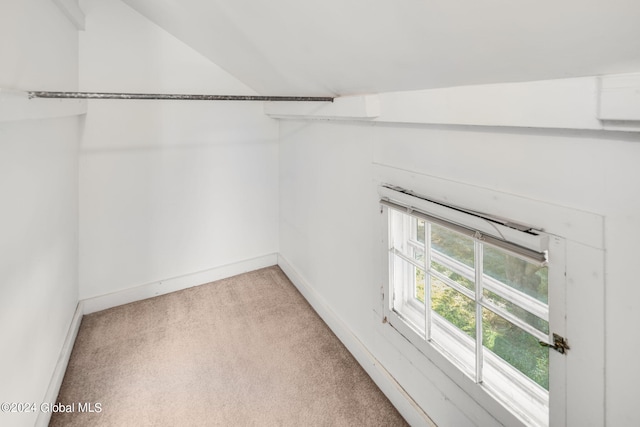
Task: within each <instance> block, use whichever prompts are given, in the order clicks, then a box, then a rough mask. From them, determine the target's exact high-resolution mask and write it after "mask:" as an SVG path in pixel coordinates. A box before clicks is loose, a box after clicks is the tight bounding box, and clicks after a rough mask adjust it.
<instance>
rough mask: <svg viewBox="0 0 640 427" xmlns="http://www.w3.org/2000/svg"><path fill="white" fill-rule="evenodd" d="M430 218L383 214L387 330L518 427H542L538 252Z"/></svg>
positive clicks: (542, 314)
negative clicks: (487, 396)
mask: <svg viewBox="0 0 640 427" xmlns="http://www.w3.org/2000/svg"><path fill="white" fill-rule="evenodd" d="M392 205H393V203H391V204H389V203H387V206H392ZM456 215H458V216H459V215H460V214H459V213H456ZM429 218H431V217H430V216H429V215H420V214H419V212H418V211H414V210H412V209H404V208H401V209H394V208H393V207H390V208H389V209H388V233H389V236H388V254H389V276H390V277H389V289H388V292H387V295H388V297H387V301H386V306H387V307H386V309H387V311H388V313H389V316H388V317H389V321H390V323H391V324H392V326H396V325H398V324H401V326H402V327H401V328H400V329H399V330H400V331H402V332H404V333H403V335H405V336H406V338H408V339H409V340H410V341H412V342H415V343H418V347H419V348H420V347H421V346H424V345H428V346H431V347H432V348H434V349H436V350H437V351H439V352H440V353H441V354H443V355H444V356H445V357H446V358H447V359H448V360H449V361H450V362H451V363H453V364H454V365H456V366H457V367H458V368H459V369H460V370H461V371H462V372H464V373H465V374H466V375H467V376H468V377H469V378H471V379H472V380H473V381H474V382H475V383H477V384H480V385H481V386H482V387H484V388H485V389H486V390H487V391H489V392H490V393H491V394H492V395H493V396H494V397H496V399H497V400H499V401H500V402H501V403H503V404H504V405H505V406H506V407H508V408H509V409H510V410H512V411H513V412H514V413H516V414H518V415H519V417H520V418H521V419H523V420H524V421H525V422H526V423H527V424H530V425H542V426H544V425H548V422H549V421H548V420H549V347H544V346H541V345H540V342H545V343H548V342H549V341H550V340H549V335H550V326H549V321H550V319H549V277H550V276H549V267H548V265H547V263H546V261H545V259H546V258H545V257H546V250H543V249H541V248H540V247H538V248H537V249H536V250H537V251H538V252H539V253H540V255H541V256H540V257H539V258H536V259H532V257H527V256H523V254H522V252H519V251H517V250H516V251H511V250H509V249H508V246H506V247H505V246H504V245H501V246H497V245H493V244H490V243H487V240H486V239H484V238H483V234H482V233H480V232H476V234H475V235H474V234H473V233H471V234H470V233H462V232H460V228H459V227H457V226H456V224H455V223H452V226H451V227H449V226H447V221H446V220H442V221H440V220H438V221H432V220H430V219H429ZM496 230H498V232H497V234H498V235H500V237H504V236H503V235H501V233H500V231H499V229H498V228H496ZM539 240H541V241H544V239H539ZM543 246H544V245H543Z"/></svg>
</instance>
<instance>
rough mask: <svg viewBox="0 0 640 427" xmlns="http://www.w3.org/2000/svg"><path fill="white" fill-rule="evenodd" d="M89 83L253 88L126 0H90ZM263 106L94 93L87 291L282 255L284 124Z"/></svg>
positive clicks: (84, 185)
mask: <svg viewBox="0 0 640 427" xmlns="http://www.w3.org/2000/svg"><path fill="white" fill-rule="evenodd" d="M83 7H84V10H85V12H86V31H85V32H84V33H82V34H81V36H80V57H81V63H80V74H81V76H80V85H81V89H82V90H86V91H115V92H147V93H199V94H239V95H251V94H255V92H253V91H252V90H251V89H249V88H248V87H246V86H245V85H244V84H242V83H241V82H239V81H238V80H236V79H235V78H233V77H231V76H230V75H229V74H227V73H226V72H225V71H223V70H221V69H220V68H219V67H217V66H216V65H214V64H212V63H211V62H210V61H209V60H208V59H207V58H205V57H203V56H201V55H200V54H198V53H197V52H195V51H194V50H192V49H191V48H189V47H188V46H186V45H185V44H183V43H182V42H180V41H178V40H177V39H175V38H174V37H173V36H171V35H169V34H168V33H166V32H165V31H164V30H162V29H161V28H159V27H157V26H156V25H155V24H153V23H151V22H150V21H148V20H147V19H146V18H144V17H143V16H141V15H139V14H138V13H137V12H136V11H134V10H133V9H131V8H130V7H128V6H127V5H125V4H124V3H122V2H121V1H119V0H109V1H86V2H83ZM262 109H263V107H262V103H257V104H254V103H242V102H221V103H214V102H194V101H190V102H179V101H165V102H158V101H91V102H90V103H89V107H88V114H87V120H86V123H85V127H84V133H83V139H82V148H81V156H80V213H81V215H80V218H81V219H80V297H81V299H85V298H89V297H95V296H99V295H104V294H108V293H111V292H115V291H120V290H123V289H128V288H131V287H135V286H138V285H144V284H147V283H152V282H155V281H159V280H165V279H169V278H174V277H180V276H183V275H187V274H191V273H195V272H199V271H203V270H207V269H211V268H215V267H220V266H224V265H227V264H231V263H236V262H241V261H244V260H247V259H252V258H255V257H260V256H263V255H268V254H273V253H276V252H277V248H278V246H277V239H278V233H277V226H278V219H277V218H278V178H277V174H278V172H277V171H278V155H277V153H278V145H277V135H278V127H277V123H276V122H275V121H274V120H272V119H270V118H268V117H266V116H265V115H264V114H263V112H262Z"/></svg>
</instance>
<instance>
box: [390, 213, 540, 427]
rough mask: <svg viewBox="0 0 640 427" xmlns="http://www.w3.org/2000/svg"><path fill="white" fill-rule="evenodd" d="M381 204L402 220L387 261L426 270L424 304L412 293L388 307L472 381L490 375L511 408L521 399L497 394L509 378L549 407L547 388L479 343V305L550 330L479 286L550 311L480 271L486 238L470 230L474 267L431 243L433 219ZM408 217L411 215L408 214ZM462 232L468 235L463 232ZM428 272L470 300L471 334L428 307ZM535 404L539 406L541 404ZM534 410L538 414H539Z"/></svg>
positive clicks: (517, 392)
mask: <svg viewBox="0 0 640 427" xmlns="http://www.w3.org/2000/svg"><path fill="white" fill-rule="evenodd" d="M385 205H386V206H388V207H391V208H392V209H393V210H396V211H399V213H400V214H401V215H402V217H401V218H402V221H399V222H402V225H401V226H394V229H393V230H392V229H391V228H389V230H390V232H391V234H392V235H391V236H390V237H392V239H391V240H390V243H391V245H390V246H391V247H390V248H389V253H388V256H389V261H390V265H391V264H393V263H394V261H392V260H393V259H394V258H396V257H397V258H399V259H401V260H402V261H404V262H406V263H407V266H411V267H413V269H411V268H410V270H412V271H414V272H415V271H416V270H415V269H419V270H421V271H423V272H424V274H425V302H424V304H421V302H420V301H419V300H418V299H417V298H415V301H411V300H408V301H405V302H404V305H403V308H402V310H401V311H402V312H398V311H396V310H395V309H394V307H393V303H392V304H391V309H392V312H393V313H394V314H395V315H397V317H398V318H399V319H400V320H401V321H402V322H403V323H404V324H405V325H406V326H408V328H409V329H410V330H412V331H413V333H417V334H418V336H419V337H420V338H421V339H422V340H424V341H423V343H422V344H421V345H424V344H427V345H432V346H434V347H435V348H436V349H438V351H440V352H441V353H442V354H444V355H445V357H446V358H447V359H449V360H450V361H452V362H454V364H455V365H457V366H458V367H459V368H460V369H461V370H462V371H463V372H466V373H467V375H469V376H470V377H471V378H473V379H474V381H476V382H477V383H482V382H483V376H485V375H486V376H487V381H488V380H489V378H491V381H490V383H487V384H485V386H486V387H487V390H488V391H489V392H490V393H496V395H500V396H501V397H499V400H501V401H503V402H508V403H509V406H510V407H512V409H514V410H516V412H519V410H518V408H519V405H520V404H521V403H522V402H518V401H509V399H510V398H509V397H505V395H504V394H502V393H504V389H505V387H507V388H508V387H509V385H508V384H511V385H512V386H513V387H515V389H514V390H513V393H512V394H515V395H518V396H526V397H527V399H528V400H529V401H530V402H533V401H536V402H537V404H536V405H542V406H546V407H547V408H548V392H547V391H546V390H544V389H543V388H542V387H540V386H539V385H538V384H536V383H535V382H534V381H533V380H531V379H530V378H528V377H527V376H526V375H525V374H523V373H522V372H519V371H518V370H517V369H515V368H514V367H513V366H511V365H510V364H509V363H508V362H506V361H504V360H502V359H501V358H500V357H498V356H497V355H495V354H493V353H492V352H491V350H490V349H489V348H486V347H485V346H484V345H483V344H482V342H483V341H482V310H483V308H485V309H488V310H491V311H493V312H495V313H496V314H498V315H499V316H501V317H503V318H505V319H506V320H507V321H509V322H510V323H512V324H513V325H515V326H517V327H519V328H521V329H523V330H524V331H526V332H527V333H529V334H530V335H532V336H534V337H535V338H536V339H538V340H539V341H543V342H546V343H550V339H549V335H548V334H546V333H543V332H541V331H539V330H538V329H536V328H534V327H533V326H531V325H529V324H527V323H526V322H524V321H523V320H520V319H519V318H518V317H516V316H514V315H512V314H511V313H509V312H508V311H506V309H503V308H501V307H499V306H497V305H496V304H493V303H492V302H491V301H488V300H487V299H486V298H485V297H484V295H483V289H487V290H490V291H491V292H494V293H495V294H496V295H498V296H501V297H503V298H504V299H505V300H507V301H509V302H511V303H513V304H515V305H517V306H519V307H521V308H523V309H525V310H527V311H529V312H532V313H533V314H536V315H537V316H538V317H540V318H541V319H543V320H547V321H548V317H549V311H548V306H546V304H544V303H542V302H540V301H538V300H536V299H535V298H533V297H531V296H529V295H526V294H524V293H523V292H521V291H519V290H517V289H514V288H512V287H510V286H509V285H507V284H504V283H501V282H500V281H498V280H496V279H493V278H491V277H489V276H487V275H485V274H483V273H482V263H483V262H482V258H483V257H482V247H483V245H484V244H485V243H487V242H485V241H482V240H478V239H475V238H474V237H475V236H471V237H472V238H474V239H473V240H474V248H475V255H474V261H475V268H472V267H469V266H467V265H466V264H464V263H462V262H460V261H458V260H456V259H454V258H452V257H450V256H448V255H446V254H444V253H442V252H440V251H438V250H437V249H435V248H433V247H431V242H430V238H431V232H430V224H431V223H432V221H431V220H430V219H429V218H424V217H423V216H421V215H419V213H418V212H415V211H411V212H410V213H408V212H407V210H406V209H396V208H395V206H389V205H388V204H385ZM411 218H414V219H413V220H412V219H411ZM416 218H417V219H423V220H425V243H422V242H419V241H418V240H417V238H416V236H415V232H414V230H413V229H412V225H413V226H415V227H417V223H416V221H415V219H416ZM388 224H391V222H389V223H388ZM438 225H442V226H444V227H445V228H448V229H451V228H452V227H449V225H448V224H442V223H439V224H438ZM454 231H457V230H454ZM396 234H400V235H396ZM466 235H467V236H468V234H466ZM394 240H395V241H396V242H398V243H400V242H402V243H401V245H400V246H401V248H398V247H397V246H396V245H394V244H393V243H395V242H393V241H394ZM501 249H502V248H501ZM416 250H419V251H422V253H423V254H424V257H423V258H422V259H416V257H415V256H414V254H415V251H416ZM510 252H511V251H510ZM545 259H546V253H545ZM431 260H434V261H436V262H438V263H439V264H441V265H442V266H444V267H446V268H447V269H449V270H451V271H453V272H456V273H458V274H460V275H461V276H462V277H465V278H466V279H468V280H470V281H472V282H474V284H475V289H474V290H470V289H468V288H466V287H464V286H463V285H461V284H459V283H456V282H455V281H453V280H451V279H449V277H446V276H445V275H444V274H441V273H439V272H438V271H436V270H435V269H434V268H433V267H432V264H431ZM526 260H527V261H528V262H531V259H530V258H526ZM409 276H411V274H406V272H405V275H404V276H403V277H404V279H403V280H406V278H408V277H409ZM431 278H437V279H438V280H440V281H442V282H443V283H445V284H446V285H447V286H449V287H451V288H452V289H454V290H455V291H457V292H459V293H461V294H463V295H464V296H466V297H468V298H470V299H471V300H472V301H474V303H475V307H476V309H475V310H476V315H475V319H476V337H475V339H474V338H471V337H468V336H466V335H465V333H464V332H462V331H461V330H458V329H457V327H455V326H453V325H450V324H448V322H447V321H446V320H445V319H444V318H442V317H441V316H440V315H439V314H438V313H437V312H435V311H434V310H433V309H432V308H431V295H429V292H430V289H431V285H430V279H431ZM415 279H416V277H415V273H414V274H413V281H414V283H413V286H414V287H416V285H415ZM392 286H395V284H392ZM402 286H404V287H406V286H407V283H404V284H402ZM392 290H393V288H392ZM403 292H404V294H405V296H406V295H409V294H410V295H415V290H414V291H413V292H409V291H407V290H406V289H405V290H404V291H403ZM392 298H393V297H392ZM478 313H479V314H478ZM478 319H480V320H478ZM392 322H393V321H392ZM396 323H397V322H393V323H392V324H394V325H395V324H396ZM446 335H448V338H446V339H445V338H443V337H444V336H446ZM452 340H453V341H452ZM454 341H455V343H457V344H456V345H457V346H458V347H460V346H463V347H465V348H467V350H469V349H470V350H471V353H468V354H467V355H466V356H463V355H461V354H455V353H456V350H455V348H454V349H448V348H447V346H448V345H449V344H451V343H452V342H454ZM467 341H468V342H467ZM465 343H466V344H465ZM469 346H471V348H469ZM456 348H457V347H456ZM460 348H461V347H460ZM469 358H471V359H469ZM463 359H464V360H463ZM474 359H475V360H474ZM474 367H475V369H474ZM510 393H511V392H510ZM524 405H525V406H527V405H529V403H525V404H524ZM536 407H538V408H539V407H540V406H536ZM547 412H548V409H547V410H546V411H545V413H547ZM535 413H536V410H533V411H531V410H524V412H522V413H521V414H522V415H524V417H525V418H530V417H531V416H532V415H531V414H535ZM539 415H540V416H542V414H539ZM536 417H537V416H536ZM543 418H544V417H543ZM545 423H546V422H545V421H544V420H543V419H537V420H536V422H535V424H541V425H542V424H545Z"/></svg>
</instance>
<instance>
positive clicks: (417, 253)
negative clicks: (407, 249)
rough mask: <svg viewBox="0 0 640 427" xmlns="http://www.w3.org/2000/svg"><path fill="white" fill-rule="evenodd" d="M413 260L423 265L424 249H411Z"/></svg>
mask: <svg viewBox="0 0 640 427" xmlns="http://www.w3.org/2000/svg"><path fill="white" fill-rule="evenodd" d="M413 258H414V259H415V260H416V261H419V262H421V263H424V249H422V248H420V247H413Z"/></svg>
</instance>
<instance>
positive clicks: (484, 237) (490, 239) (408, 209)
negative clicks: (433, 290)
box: [380, 199, 547, 264]
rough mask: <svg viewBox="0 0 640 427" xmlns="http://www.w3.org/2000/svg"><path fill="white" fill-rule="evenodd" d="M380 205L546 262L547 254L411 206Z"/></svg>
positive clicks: (526, 257)
mask: <svg viewBox="0 0 640 427" xmlns="http://www.w3.org/2000/svg"><path fill="white" fill-rule="evenodd" d="M380 204H382V205H384V206H387V207H390V208H392V209H395V210H397V211H399V212H403V213H406V214H409V215H412V216H414V217H416V218H420V219H424V220H425V221H428V222H430V223H432V224H437V225H441V226H443V227H446V228H449V229H451V230H454V231H457V232H458V233H460V234H463V235H465V236H468V237H471V238H472V239H475V240H478V241H480V242H482V243H487V244H489V245H492V246H495V247H498V248H500V249H504V250H506V251H509V252H511V253H512V254H514V255H518V256H520V257H523V258H525V259H527V260H529V261H533V262H535V263H539V264H544V263H546V262H547V254H546V252H538V251H534V250H532V249H529V248H525V247H522V246H520V245H517V244H515V243H512V242H509V241H506V240H502V239H499V238H497V237H494V236H491V235H488V234H486V233H481V232H480V231H478V230H474V229H472V228H469V227H465V226H464V225H460V224H456V223H454V222H450V221H447V220H445V219H442V218H439V217H436V216H433V215H429V214H428V213H426V212H422V211H419V210H416V209H415V208H413V207H411V206H405V205H400V204H397V203H394V202H391V201H389V200H385V199H381V200H380Z"/></svg>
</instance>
